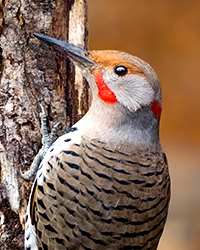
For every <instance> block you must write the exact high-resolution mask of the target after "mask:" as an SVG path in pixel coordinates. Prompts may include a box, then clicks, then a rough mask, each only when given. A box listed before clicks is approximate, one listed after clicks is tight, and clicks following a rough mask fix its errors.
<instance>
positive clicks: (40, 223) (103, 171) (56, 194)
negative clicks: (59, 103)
mask: <svg viewBox="0 0 200 250" xmlns="http://www.w3.org/2000/svg"><path fill="white" fill-rule="evenodd" d="M34 36H35V37H36V38H38V39H39V40H40V41H42V42H43V43H45V44H47V45H48V46H49V47H52V48H53V49H55V50H56V51H59V52H61V53H62V54H63V55H66V56H67V57H69V58H70V59H71V60H72V61H73V62H74V63H75V64H76V65H77V66H78V67H80V68H81V69H82V71H83V75H84V76H85V77H86V79H87V81H88V83H89V86H90V88H91V91H92V103H91V106H90V108H89V111H88V112H87V113H86V114H85V115H84V116H83V117H82V118H81V119H80V120H79V121H78V122H77V123H76V124H74V125H73V126H72V127H71V128H69V129H68V130H67V131H66V133H64V134H63V135H62V136H60V137H59V138H58V139H57V140H56V141H55V142H54V143H53V144H52V146H51V147H50V148H49V150H48V152H47V153H46V154H45V156H44V159H43V160H42V162H41V164H40V166H39V169H38V172H37V174H36V178H35V181H34V183H33V186H32V190H31V194H30V198H29V203H28V208H27V216H26V224H25V249H26V250H42V249H43V250H52V249H56V250H57V249H59V250H64V249H68V250H75V249H76V250H83V249H87V250H105V249H106V250H117V249H120V250H129V249H134V250H150V249H151V250H155V249H157V247H158V243H159V240H160V237H161V235H162V233H163V229H164V226H165V222H166V218H167V214H168V207H169V201H170V175H169V169H168V163H167V158H166V155H165V153H164V152H163V150H162V147H161V144H160V139H159V124H160V117H161V112H162V96H161V86H160V83H159V80H158V77H157V75H156V73H155V71H154V70H153V68H152V67H151V66H150V65H149V64H148V63H146V62H145V61H143V60H142V59H140V58H138V57H136V56H132V55H130V54H128V53H126V52H122V51H117V50H93V51H87V50H84V49H82V48H80V47H79V46H76V45H74V44H72V43H68V42H65V41H61V40H59V39H56V38H52V37H49V36H45V35H40V34H34Z"/></svg>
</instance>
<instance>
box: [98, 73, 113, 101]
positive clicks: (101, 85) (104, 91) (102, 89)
mask: <svg viewBox="0 0 200 250" xmlns="http://www.w3.org/2000/svg"><path fill="white" fill-rule="evenodd" d="M94 78H95V82H96V85H97V87H98V91H99V93H98V96H99V97H100V98H101V99H102V100H103V101H104V102H106V103H115V102H117V98H116V95H115V94H114V93H113V92H112V91H111V90H110V89H109V88H108V86H107V85H106V83H105V82H104V79H103V76H102V74H101V72H96V74H95V76H94Z"/></svg>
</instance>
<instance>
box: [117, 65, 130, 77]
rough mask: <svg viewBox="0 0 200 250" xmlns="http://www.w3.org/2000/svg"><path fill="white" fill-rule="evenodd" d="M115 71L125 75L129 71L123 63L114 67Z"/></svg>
mask: <svg viewBox="0 0 200 250" xmlns="http://www.w3.org/2000/svg"><path fill="white" fill-rule="evenodd" d="M114 72H115V74H116V75H118V76H125V75H126V74H127V73H128V69H127V67H125V66H123V65H118V66H116V67H115V68H114Z"/></svg>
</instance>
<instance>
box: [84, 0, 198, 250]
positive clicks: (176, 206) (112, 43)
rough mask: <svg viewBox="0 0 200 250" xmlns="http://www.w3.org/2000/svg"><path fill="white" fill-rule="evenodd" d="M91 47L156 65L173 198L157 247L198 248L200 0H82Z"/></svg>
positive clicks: (164, 145)
mask: <svg viewBox="0 0 200 250" xmlns="http://www.w3.org/2000/svg"><path fill="white" fill-rule="evenodd" d="M87 3H88V8H89V30H90V40H89V41H90V42H89V47H90V49H91V50H92V49H118V50H124V51H126V52H129V53H131V54H133V55H136V56H138V57H141V58H142V59H144V60H145V61H147V62H148V63H150V64H151V66H152V67H153V68H154V69H155V70H156V72H157V75H158V77H159V79H160V82H161V85H162V90H163V113H162V119H161V141H162V146H163V149H164V151H165V152H166V154H167V156H168V161H169V165H170V173H171V180H172V199H171V204H170V212H169V217H168V221H167V224H166V228H165V231H164V234H163V237H162V240H161V242H160V245H159V250H186V249H187V250H188V249H190V250H199V249H200V98H199V92H200V1H199V0H190V1H189V0H176V1H174V0H162V1H160V0H151V1H150V0H142V1H139V0H123V1H122V0H87Z"/></svg>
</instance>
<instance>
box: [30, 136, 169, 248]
mask: <svg viewBox="0 0 200 250" xmlns="http://www.w3.org/2000/svg"><path fill="white" fill-rule="evenodd" d="M42 178H43V180H44V181H43V183H42V185H39V186H38V189H37V197H36V199H35V201H34V208H33V209H34V211H33V217H34V220H35V221H34V224H35V227H36V234H37V235H38V236H39V240H38V247H39V249H40V247H41V249H49V250H50V249H52V250H53V249H88V250H89V249H99V250H100V249H113V250H114V249H138V250H139V249H144V250H145V249H156V248H157V244H158V241H159V238H160V236H161V234H162V231H163V227H164V224H165V221H166V216H167V210H168V203H169V193H170V192H169V188H170V185H169V173H168V168H167V162H166V157H165V155H164V153H162V152H161V153H157V152H149V153H143V152H136V153H134V152H133V153H127V154H126V153H124V152H120V151H111V150H110V149H109V148H108V146H107V145H105V144H104V143H101V142H98V141H96V140H92V141H90V142H88V141H87V140H85V139H83V140H82V141H81V144H74V145H72V146H71V147H70V148H69V149H66V150H63V151H61V152H60V153H59V154H58V155H56V156H53V157H52V158H50V159H49V161H48V162H47V167H46V169H45V172H43V173H42Z"/></svg>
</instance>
